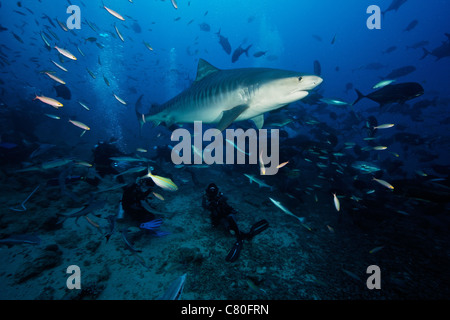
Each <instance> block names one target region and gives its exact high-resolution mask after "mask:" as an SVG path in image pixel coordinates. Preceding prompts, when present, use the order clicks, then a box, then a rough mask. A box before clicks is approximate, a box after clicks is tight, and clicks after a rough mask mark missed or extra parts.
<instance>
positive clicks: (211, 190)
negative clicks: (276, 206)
mask: <svg viewBox="0 0 450 320" xmlns="http://www.w3.org/2000/svg"><path fill="white" fill-rule="evenodd" d="M202 206H203V208H205V209H208V210H209V211H210V212H211V223H212V225H213V226H214V227H217V226H219V225H223V226H224V227H225V229H226V230H227V231H228V232H229V233H231V234H232V235H235V236H236V242H235V243H234V246H233V248H231V250H230V252H229V253H228V255H227V257H226V258H225V260H226V261H228V262H233V261H236V260H237V259H238V258H239V254H240V252H241V249H242V245H243V240H251V239H252V238H253V237H254V236H255V235H257V234H259V233H261V232H262V231H264V230H266V229H267V228H268V227H269V223H268V222H267V221H266V220H264V219H263V220H260V221H258V222H257V223H255V224H254V225H253V226H252V227H251V229H250V232H248V233H245V232H242V231H240V230H239V227H238V225H237V223H236V219H235V215H236V213H237V211H236V210H235V209H234V208H233V207H231V206H230V205H229V204H228V203H227V198H226V197H225V196H224V195H223V193H222V192H219V188H218V187H217V186H216V185H215V184H214V183H211V184H209V186H208V187H207V188H206V191H205V194H204V195H203V200H202Z"/></svg>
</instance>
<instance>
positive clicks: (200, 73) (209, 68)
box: [195, 59, 220, 81]
mask: <svg viewBox="0 0 450 320" xmlns="http://www.w3.org/2000/svg"><path fill="white" fill-rule="evenodd" d="M219 70H220V69H218V68H216V67H214V66H213V65H212V64H210V63H209V62H206V61H205V60H203V59H200V60H199V61H198V67H197V77H196V78H195V81H200V80H202V79H203V78H204V77H206V76H207V75H209V74H211V73H213V72H217V71H219Z"/></svg>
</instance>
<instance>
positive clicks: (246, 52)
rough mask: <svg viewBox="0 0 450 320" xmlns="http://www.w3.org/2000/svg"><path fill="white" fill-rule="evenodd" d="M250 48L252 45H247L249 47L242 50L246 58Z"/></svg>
mask: <svg viewBox="0 0 450 320" xmlns="http://www.w3.org/2000/svg"><path fill="white" fill-rule="evenodd" d="M252 46H253V44H251V45H249V46H248V47H247V49H245V50H244V52H245V55H246V56H247V57H248V49H250V48H251V47H252Z"/></svg>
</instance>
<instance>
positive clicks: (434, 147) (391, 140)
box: [0, 0, 450, 298]
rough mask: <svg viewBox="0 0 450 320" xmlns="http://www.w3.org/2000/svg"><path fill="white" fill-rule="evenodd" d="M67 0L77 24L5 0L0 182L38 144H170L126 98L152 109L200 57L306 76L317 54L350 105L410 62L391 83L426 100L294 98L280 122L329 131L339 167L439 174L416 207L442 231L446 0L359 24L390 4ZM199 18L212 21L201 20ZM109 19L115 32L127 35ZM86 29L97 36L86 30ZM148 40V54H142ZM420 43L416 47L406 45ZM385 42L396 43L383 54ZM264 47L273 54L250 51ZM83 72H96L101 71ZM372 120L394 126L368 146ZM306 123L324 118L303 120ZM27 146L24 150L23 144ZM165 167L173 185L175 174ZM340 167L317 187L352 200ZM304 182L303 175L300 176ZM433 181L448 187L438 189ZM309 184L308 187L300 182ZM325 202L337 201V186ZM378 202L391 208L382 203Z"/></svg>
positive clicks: (50, 9) (81, 147) (301, 130)
mask: <svg viewBox="0 0 450 320" xmlns="http://www.w3.org/2000/svg"><path fill="white" fill-rule="evenodd" d="M71 2H72V4H74V5H78V6H79V7H80V9H81V29H79V30H77V29H74V30H71V31H64V30H63V29H62V28H61V27H60V26H59V25H58V23H57V20H59V21H60V22H62V23H63V24H65V23H66V20H67V18H68V17H69V15H68V14H67V13H66V9H67V7H68V5H69V2H68V1H55V0H53V1H51V0H42V1H32V2H31V1H20V2H16V1H1V8H0V25H1V27H3V28H6V29H4V30H2V31H1V32H0V80H1V83H0V101H1V105H0V124H1V127H0V134H1V140H0V142H1V143H2V144H3V146H2V147H1V148H0V155H1V158H0V161H1V164H2V166H3V169H4V172H5V175H4V177H3V182H2V183H4V184H6V183H7V182H6V181H7V180H6V179H7V178H6V175H9V174H10V173H11V172H13V171H14V170H18V169H22V168H24V167H26V166H27V165H30V162H32V164H36V162H34V163H33V161H32V160H30V158H29V154H30V153H31V152H32V151H33V150H34V149H35V148H36V146H38V143H47V144H54V145H57V147H58V149H57V150H58V151H55V152H54V153H52V152H50V153H48V154H47V156H46V157H44V158H42V159H41V161H48V160H51V159H54V158H61V157H74V158H77V159H83V160H86V161H91V160H92V159H91V154H90V152H91V149H93V148H94V146H95V145H96V144H97V143H98V142H99V141H100V140H102V141H107V140H109V139H110V138H112V137H114V138H115V139H117V140H118V142H117V146H118V148H119V149H120V151H122V152H123V153H126V154H135V153H136V151H135V150H136V148H144V149H147V150H149V155H151V154H152V152H154V148H155V146H158V145H159V146H167V145H169V144H172V145H173V143H172V142H171V141H170V131H169V130H167V129H165V128H164V127H157V128H152V126H151V125H150V124H146V125H145V126H144V127H143V131H142V136H139V130H138V127H139V126H138V122H137V120H136V115H135V110H134V106H135V103H136V101H137V100H138V98H139V97H140V96H141V95H143V98H142V99H143V100H142V106H143V108H144V109H146V111H148V109H150V105H152V104H161V103H164V102H165V101H167V100H168V99H170V98H172V97H174V96H175V95H176V94H178V93H180V92H181V91H183V90H185V89H187V88H188V87H189V86H190V84H191V83H192V81H193V80H194V79H195V76H196V71H197V64H198V61H199V59H200V58H201V59H204V60H206V61H208V62H209V63H211V64H212V65H214V66H216V67H217V68H220V69H233V68H252V67H265V68H277V69H286V70H296V71H300V72H302V73H306V74H313V73H314V61H316V60H317V61H319V63H320V65H321V77H322V78H323V80H324V81H323V83H322V84H321V85H320V86H319V87H317V88H316V89H315V92H316V93H319V94H320V95H321V96H322V97H323V98H334V99H338V100H341V101H344V102H348V103H349V104H351V103H352V102H353V101H355V100H356V98H357V94H356V92H355V90H354V89H358V90H360V91H361V92H362V93H363V94H369V93H371V92H373V91H375V90H374V89H372V87H373V86H374V85H375V84H376V83H378V82H379V81H380V80H381V79H385V78H386V76H387V75H388V74H389V73H390V72H391V71H393V70H395V69H398V68H401V67H405V66H413V67H415V71H413V72H411V73H409V74H407V75H404V76H398V77H396V79H392V80H396V82H395V83H394V84H398V83H405V82H415V83H419V84H420V85H421V86H422V87H423V89H424V94H423V95H421V96H420V97H417V98H414V99H411V100H408V101H406V102H405V103H402V104H396V103H394V104H390V105H388V106H383V107H378V103H376V102H374V101H372V100H369V99H363V100H362V101H360V102H358V103H357V104H355V105H354V106H351V105H346V106H336V105H331V104H330V105H327V104H324V103H323V102H320V101H315V102H313V103H308V104H306V103H304V102H302V101H300V102H296V103H294V104H292V105H291V106H289V116H290V117H291V118H292V119H294V121H293V122H292V123H291V124H288V125H286V126H285V127H281V128H279V129H280V130H281V131H285V132H287V133H286V135H285V136H284V137H286V136H289V138H294V137H295V136H296V135H297V134H300V135H302V136H306V137H309V138H310V139H311V140H312V141H316V142H317V143H326V138H325V137H324V136H323V135H321V131H322V130H323V132H325V131H327V132H332V135H333V137H334V138H336V139H337V140H336V141H337V142H336V145H334V146H333V147H334V149H333V150H332V152H334V153H337V152H342V153H345V154H347V155H346V156H344V157H343V158H338V159H337V160H335V161H337V162H339V163H340V164H341V165H343V166H344V167H346V168H347V167H348V168H350V166H351V164H352V163H353V162H354V161H356V160H360V161H366V162H371V163H374V164H376V165H378V166H380V167H381V168H382V170H383V174H382V175H380V176H378V177H379V178H382V179H385V180H387V181H391V182H392V181H403V182H404V183H405V184H406V185H414V184H416V183H419V182H420V183H423V182H426V181H424V180H426V179H428V180H431V179H439V180H437V181H436V182H434V183H435V184H434V185H433V184H432V185H431V187H429V188H428V187H424V188H428V190H430V189H431V190H432V191H430V192H431V193H432V194H433V195H436V197H438V198H439V200H435V197H426V198H425V199H423V201H422V202H420V209H417V210H419V211H420V212H419V213H418V215H420V214H425V213H426V214H432V215H434V214H436V215H437V216H438V217H439V218H438V220H439V222H437V224H438V227H436V228H437V230H438V231H436V232H444V231H448V230H449V219H448V198H447V200H446V201H442V199H441V198H440V197H444V198H445V197H446V196H448V187H449V184H448V182H449V180H448V179H449V173H450V170H449V168H450V163H449V159H450V158H449V157H450V152H449V144H450V143H449V142H450V137H449V124H450V115H449V113H448V107H449V105H450V95H449V88H450V82H449V76H448V74H449V71H450V56H449V55H450V50H449V49H448V47H450V44H448V43H449V42H450V36H447V35H446V33H447V34H449V33H450V28H449V23H448V13H449V12H450V3H449V2H448V1H445V0H432V1H427V2H425V1H419V0H408V1H406V2H405V3H404V4H402V5H401V6H400V8H399V9H398V10H397V11H390V12H387V13H386V14H385V15H384V16H383V18H382V19H381V29H379V30H369V29H368V28H367V26H366V21H367V19H368V18H369V14H367V13H366V9H367V7H368V6H369V5H378V6H379V7H380V8H381V10H382V11H385V10H386V9H387V8H388V7H389V5H390V4H391V3H392V0H376V1H360V0H348V1H333V0H320V1H300V0H282V1H269V0H259V1H255V0H248V1H241V0H227V1H200V0H191V1H187V0H179V1H178V9H175V8H174V7H173V6H172V4H171V2H170V1H168V0H166V1H160V0H148V1H147V0H134V1H133V3H131V2H130V1H127V0H121V1H118V0H114V1H112V0H109V1H105V3H104V4H105V5H106V6H107V7H109V8H111V9H113V10H115V11H116V12H118V13H120V14H121V15H122V16H123V17H124V18H125V21H121V20H119V19H117V18H115V17H113V16H112V15H111V14H109V13H108V12H107V11H106V10H105V9H104V8H103V5H102V4H101V1H88V0H84V1H75V0H73V1H71ZM394 2H395V1H394ZM27 9H28V10H27ZM47 17H48V18H47ZM48 19H50V20H51V22H53V24H54V26H53V25H52V24H51V23H50V22H49V21H48ZM413 20H417V21H418V24H417V26H415V27H414V28H413V29H412V30H410V31H405V29H406V28H407V26H408V25H409V24H410V23H411V22H412V21H413ZM87 22H89V23H90V24H91V25H92V26H93V27H94V28H95V29H96V30H97V32H95V31H94V30H93V29H92V28H91V27H90V26H89V25H88V24H87ZM202 24H203V26H204V28H206V27H209V30H203V29H202V28H201V25H202ZM114 26H116V27H117V28H118V29H119V31H120V33H121V34H122V35H123V37H124V41H123V42H122V41H121V40H120V39H119V38H118V36H117V33H116V31H115V29H114ZM219 30H220V33H221V35H222V36H224V37H226V38H227V39H228V40H229V43H230V44H231V47H232V53H233V51H234V50H235V49H236V48H238V47H239V46H240V45H242V47H243V48H246V47H248V46H249V45H252V46H251V47H250V49H249V54H248V56H246V55H245V54H243V55H241V56H240V58H239V60H238V61H237V62H235V63H233V62H232V61H231V54H230V55H229V54H227V53H226V52H225V51H224V49H223V48H222V46H221V45H220V44H219V38H218V36H217V34H216V33H218V31H219ZM13 33H14V34H15V35H16V36H17V37H19V39H17V38H15V37H14V34H13ZM42 33H43V34H44V35H45V37H46V38H47V40H48V41H49V43H50V45H51V48H50V50H47V48H46V47H45V44H44V42H43V40H42V38H41V34H42ZM90 37H94V38H96V39H94V40H93V41H89V40H86V39H88V38H90ZM21 41H22V42H23V43H22V42H21ZM144 41H145V42H146V43H148V44H149V45H150V46H151V47H152V49H153V50H149V49H148V48H147V47H146V46H145V45H144V43H143V42H144ZM420 41H426V42H424V43H423V44H421V45H420V46H418V47H417V48H408V47H411V46H413V45H414V44H417V43H419V42H420ZM445 43H447V54H446V55H447V56H445V57H443V58H442V59H439V60H437V59H436V57H434V56H432V55H427V56H426V57H425V58H423V59H421V58H422V57H423V55H424V52H425V49H426V50H428V51H432V50H433V49H435V48H438V47H440V46H445ZM55 45H56V46H58V47H60V48H65V49H67V50H68V51H70V52H71V53H72V54H73V55H75V56H76V57H77V61H70V60H69V59H67V58H62V59H60V58H61V56H60V55H59V54H58V52H57V50H56V49H55V48H53V47H54V46H55ZM389 48H391V52H389V53H386V52H385V51H386V50H388V49H389ZM79 50H81V51H82V52H83V53H84V56H83V55H82V54H81V53H80V51H79ZM258 51H267V52H266V53H265V54H264V55H263V56H261V57H255V56H254V54H255V53H256V52H258ZM51 60H53V61H55V62H57V63H59V64H61V65H63V66H64V67H65V68H67V69H68V72H64V71H62V70H60V69H58V68H57V67H56V66H55V65H54V64H53V63H52V62H51ZM375 63H376V64H380V65H381V66H380V67H379V68H375V69H376V70H374V68H370V65H371V64H372V65H373V64H375ZM87 69H89V70H90V71H92V72H93V73H94V74H95V76H96V78H95V79H93V78H92V77H91V76H90V75H89V73H88V71H87ZM44 70H52V71H55V72H56V73H55V75H57V76H58V77H60V78H62V79H63V80H64V81H65V82H66V85H67V87H68V88H69V89H70V92H71V98H70V99H63V98H57V97H56V92H55V90H54V88H53V87H54V86H55V85H58V84H57V83H56V82H55V81H54V80H52V79H50V78H49V77H47V76H46V75H45V74H43V73H41V71H44ZM104 78H106V79H107V80H105V79H104ZM106 81H108V82H109V86H108V85H107V84H106ZM35 94H37V95H44V96H47V97H53V98H57V99H58V100H59V101H61V102H62V103H63V104H64V107H62V108H60V109H58V110H56V109H54V108H52V107H51V106H49V105H46V104H44V103H41V102H39V101H33V98H34V97H35ZM113 94H116V95H117V96H119V97H120V98H121V99H123V100H125V101H126V103H127V105H122V104H121V103H119V102H118V101H117V100H116V99H115V98H114V96H113ZM78 101H81V102H84V103H85V104H86V105H87V106H88V107H89V109H90V110H89V111H87V110H85V109H84V108H83V107H82V106H81V105H79V104H78ZM45 113H47V114H53V115H58V116H59V117H61V119H60V120H55V119H50V118H48V117H47V116H45V115H44V114H45ZM371 116H372V117H375V118H376V120H377V122H378V125H380V124H385V123H392V124H395V125H396V126H395V127H394V128H390V129H383V130H378V132H377V133H375V136H382V137H381V138H380V140H377V142H368V141H367V140H363V139H364V138H367V137H370V136H368V133H367V130H366V128H364V126H366V121H367V119H368V118H369V117H371ZM68 119H72V120H78V121H81V122H82V123H84V124H86V125H88V126H89V127H90V131H88V132H86V133H85V134H84V135H83V136H82V137H80V134H81V133H82V130H81V129H80V128H76V127H75V126H73V125H72V124H70V123H69V122H68ZM311 119H314V120H316V121H317V123H321V124H323V125H326V126H325V127H322V126H321V125H319V124H316V125H314V124H313V125H311V124H308V123H307V122H308V120H311ZM247 126H248V124H247ZM187 127H188V128H190V127H189V125H187ZM323 132H322V133H323ZM158 133H161V135H158ZM406 133H407V134H408V135H406ZM402 134H403V135H402ZM157 136H158V138H157ZM283 141H284V140H282V141H281V142H280V145H281V146H283ZM378 141H380V144H382V145H387V147H388V149H387V150H385V151H374V150H370V151H369V152H368V153H365V154H363V155H360V154H358V155H357V154H356V153H353V152H352V150H348V149H344V147H345V145H344V143H345V142H354V143H356V144H357V145H358V146H360V147H361V148H364V147H368V146H369V148H370V147H373V146H376V145H379V143H378ZM8 143H12V144H14V145H17V146H15V147H14V146H11V145H8ZM30 145H31V146H30ZM308 146H309V145H308ZM298 147H299V148H297V149H295V148H292V146H291V147H286V148H287V149H289V150H288V151H286V152H287V153H286V154H289V155H290V156H291V158H296V157H299V158H301V159H303V158H305V157H307V154H306V153H305V150H307V149H308V147H307V146H305V145H302V144H299V145H298ZM21 148H22V151H23V152H20V150H19V149H21ZM18 150H19V151H18ZM281 157H282V158H283V159H280V160H284V157H283V153H281ZM285 160H291V159H285ZM317 161H319V160H317ZM281 162H282V161H281ZM293 162H294V163H295V165H296V167H291V169H300V171H301V172H302V171H303V170H304V166H305V163H304V162H303V163H301V162H300V161H299V160H297V161H293ZM330 162H332V160H330ZM291 165H292V162H291ZM256 171H257V170H256ZM256 171H255V170H254V171H253V173H255V172H256ZM318 172H320V170H319V171H318ZM170 174H171V176H172V177H173V180H174V181H176V174H175V173H173V172H171V173H170ZM346 174H348V176H347V178H348V179H341V177H339V179H337V178H335V177H334V176H332V175H331V176H327V177H328V180H325V181H323V186H322V189H323V190H325V191H324V193H326V194H327V195H330V192H329V191H334V192H336V190H337V191H341V195H342V196H343V197H346V198H347V199H349V198H350V197H351V196H352V195H354V194H355V192H356V191H361V190H358V188H360V187H358V186H355V185H353V186H351V183H352V179H353V176H355V175H357V174H358V172H352V173H348V172H346ZM46 178H48V177H47V176H46V177H45V178H42V179H46ZM10 179H12V178H11V177H10ZM20 179H26V178H24V177H23V176H22V177H21V178H20ZM33 179H39V177H38V178H36V177H33ZM283 179H284V178H280V180H277V178H276V177H273V179H272V180H271V182H273V183H274V184H276V185H283V184H284V182H283ZM299 179H307V178H306V177H305V176H303V178H302V176H301V175H300V177H299ZM368 179H369V180H367V179H365V180H366V183H369V184H370V178H368ZM408 179H409V180H408ZM353 180H355V179H353ZM35 181H36V180H33V187H34V182H35ZM405 181H406V182H405ZM21 183H24V182H23V181H21ZM436 183H439V184H440V183H442V184H443V185H439V186H436ZM424 186H426V185H424ZM195 187H197V186H195ZM205 187H206V186H205ZM228 187H229V188H232V186H228ZM305 187H306V184H303V185H302V186H301V188H305ZM378 187H379V186H378ZM433 187H436V193H433V190H434V189H432V188H433ZM29 188H31V186H28V189H29ZM293 188H294V187H292V189H293ZM373 188H376V187H375V186H373V185H372V187H370V188H367V190H369V189H373ZM31 190H32V189H31ZM31 190H30V191H31ZM304 190H305V189H304ZM201 191H202V190H199V192H201ZM281 191H282V192H284V193H285V194H287V193H289V192H290V191H292V190H291V189H289V188H285V189H283V188H281ZM306 192H309V191H308V190H307V189H306ZM28 193H29V192H28ZM400 193H401V192H400ZM405 194H406V195H405ZM403 195H404V196H405V197H407V199H410V198H420V192H418V193H417V192H416V191H414V192H412V191H411V192H409V193H408V192H407V191H405V192H404V193H403ZM303 196H305V195H304V194H303ZM379 197H380V198H378V201H379V202H383V201H387V202H388V200H386V197H389V195H386V194H383V195H380V196H379ZM23 198H24V194H22V193H21V194H20V195H18V199H23ZM266 198H267V197H266ZM86 200H88V199H86ZM405 201H406V200H405ZM426 201H428V202H426ZM19 202H20V201H19ZM238 202H240V201H239V200H238ZM328 202H329V204H330V205H332V197H331V195H330V198H329V201H328ZM423 202H425V205H424V204H423ZM436 203H438V205H436ZM396 204H398V203H396ZM427 204H429V207H427ZM427 208H428V209H427ZM333 210H334V209H333ZM385 210H394V209H392V206H391V205H389V206H386V207H385ZM395 210H399V211H402V212H404V211H405V210H406V209H405V208H401V207H396V208H395ZM395 210H394V211H395ZM411 210H412V209H411ZM2 211H3V212H2V214H7V213H9V212H8V209H6V208H2ZM355 224H358V223H355ZM419 226H421V224H420V223H419ZM433 230H434V229H433ZM443 230H444V231H443ZM0 231H1V230H0ZM25 231H27V230H25ZM31 231H37V230H31ZM31 231H30V232H31ZM434 231H435V230H434ZM1 232H2V235H3V236H7V235H8V232H6V233H5V232H4V231H1ZM411 232H413V231H411ZM430 232H431V231H430ZM439 234H440V235H441V233H439ZM444 238H445V237H444ZM445 239H448V238H445ZM446 248H447V249H445V250H444V249H443V251H444V252H443V253H442V255H443V258H442V259H443V260H445V263H447V262H448V243H446ZM410 297H411V296H410ZM412 297H415V296H414V295H412ZM419 297H420V295H419ZM281 298H283V297H281ZM289 298H292V297H289Z"/></svg>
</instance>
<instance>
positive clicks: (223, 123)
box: [217, 104, 248, 131]
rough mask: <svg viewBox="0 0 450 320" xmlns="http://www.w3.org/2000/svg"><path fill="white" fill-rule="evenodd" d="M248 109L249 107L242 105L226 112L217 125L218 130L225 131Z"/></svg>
mask: <svg viewBox="0 0 450 320" xmlns="http://www.w3.org/2000/svg"><path fill="white" fill-rule="evenodd" d="M247 109H248V105H246V104H241V105H239V106H236V107H234V108H233V109H230V110H227V111H224V112H223V113H222V118H221V119H220V121H219V124H218V125H217V129H219V130H220V131H223V130H225V129H226V128H227V127H228V126H229V125H230V124H231V123H232V122H233V121H234V120H236V118H237V117H239V116H240V115H241V113H242V112H244V111H245V110H247Z"/></svg>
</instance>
